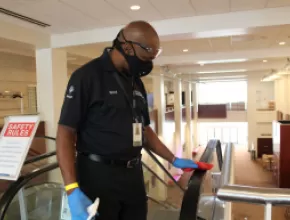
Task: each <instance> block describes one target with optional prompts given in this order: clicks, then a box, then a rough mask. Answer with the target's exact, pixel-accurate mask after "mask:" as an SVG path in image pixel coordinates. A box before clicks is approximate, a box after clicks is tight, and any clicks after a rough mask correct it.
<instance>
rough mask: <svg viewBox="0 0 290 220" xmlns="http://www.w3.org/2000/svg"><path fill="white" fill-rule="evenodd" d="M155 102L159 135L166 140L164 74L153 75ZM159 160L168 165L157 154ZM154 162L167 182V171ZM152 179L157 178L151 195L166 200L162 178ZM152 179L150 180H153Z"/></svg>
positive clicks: (151, 188) (154, 165) (151, 184)
mask: <svg viewBox="0 0 290 220" xmlns="http://www.w3.org/2000/svg"><path fill="white" fill-rule="evenodd" d="M153 102H154V109H157V118H158V131H157V135H158V137H159V138H160V140H162V141H163V140H164V132H165V131H164V122H165V108H166V107H165V93H164V76H163V75H160V76H154V77H153ZM157 158H158V160H159V161H160V162H161V163H162V164H163V165H164V166H165V167H167V161H165V160H164V159H163V158H161V157H159V156H157ZM150 162H152V163H153V164H152V165H153V166H151V167H153V168H154V171H155V172H156V173H157V174H158V176H159V177H161V179H162V180H164V181H165V182H166V181H167V177H166V174H165V172H164V171H163V170H162V169H161V168H160V167H159V166H158V165H157V164H156V163H155V162H154V161H153V160H150ZM152 179H155V181H154V182H155V184H154V185H153V183H152V182H151V183H150V184H149V185H150V188H149V190H150V195H153V196H154V197H155V198H157V199H158V200H160V201H165V200H166V199H167V187H166V186H165V185H164V184H163V183H161V181H160V180H158V179H157V178H154V177H152V178H151V180H152ZM151 180H150V181H151Z"/></svg>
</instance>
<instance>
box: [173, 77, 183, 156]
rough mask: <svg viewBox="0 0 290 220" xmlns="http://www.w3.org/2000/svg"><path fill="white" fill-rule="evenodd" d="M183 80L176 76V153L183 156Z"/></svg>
mask: <svg viewBox="0 0 290 220" xmlns="http://www.w3.org/2000/svg"><path fill="white" fill-rule="evenodd" d="M181 104H182V103H181V80H180V79H179V78H176V79H175V80H174V120H175V133H174V138H175V146H174V148H175V149H174V153H175V154H176V155H177V156H179V157H181V156H182V146H181V126H182V109H181V107H182V106H181Z"/></svg>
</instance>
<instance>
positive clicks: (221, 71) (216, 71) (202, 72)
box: [196, 69, 247, 74]
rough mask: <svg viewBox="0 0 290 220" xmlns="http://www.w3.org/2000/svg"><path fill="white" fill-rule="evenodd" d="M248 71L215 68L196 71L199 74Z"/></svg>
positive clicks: (244, 70) (243, 70)
mask: <svg viewBox="0 0 290 220" xmlns="http://www.w3.org/2000/svg"><path fill="white" fill-rule="evenodd" d="M243 72H247V70H246V69H236V70H214V71H200V72H196V73H198V74H204V73H243Z"/></svg>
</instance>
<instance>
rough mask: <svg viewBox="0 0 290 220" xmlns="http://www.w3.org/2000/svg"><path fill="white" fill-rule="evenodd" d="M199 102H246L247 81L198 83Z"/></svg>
mask: <svg viewBox="0 0 290 220" xmlns="http://www.w3.org/2000/svg"><path fill="white" fill-rule="evenodd" d="M198 103H199V104H228V103H247V82H246V81H233V82H208V83H199V84H198Z"/></svg>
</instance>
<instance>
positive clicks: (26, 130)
mask: <svg viewBox="0 0 290 220" xmlns="http://www.w3.org/2000/svg"><path fill="white" fill-rule="evenodd" d="M34 126H35V123H34V122H32V123H31V122H10V123H9V124H8V126H7V128H6V131H5V133H4V137H30V136H31V134H32V131H33V128H34Z"/></svg>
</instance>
